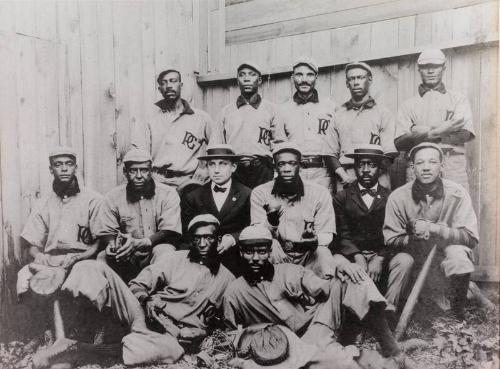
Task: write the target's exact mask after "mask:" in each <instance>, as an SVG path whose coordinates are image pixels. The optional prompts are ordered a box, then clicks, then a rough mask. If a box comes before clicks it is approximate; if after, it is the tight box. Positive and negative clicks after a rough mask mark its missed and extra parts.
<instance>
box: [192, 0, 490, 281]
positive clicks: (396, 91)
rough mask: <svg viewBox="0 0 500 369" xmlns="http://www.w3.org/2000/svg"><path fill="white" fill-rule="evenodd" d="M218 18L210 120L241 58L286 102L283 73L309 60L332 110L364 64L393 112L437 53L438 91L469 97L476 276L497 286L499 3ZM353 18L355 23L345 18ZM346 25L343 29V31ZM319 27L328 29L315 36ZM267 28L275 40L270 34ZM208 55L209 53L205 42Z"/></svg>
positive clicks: (270, 6)
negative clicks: (219, 55)
mask: <svg viewBox="0 0 500 369" xmlns="http://www.w3.org/2000/svg"><path fill="white" fill-rule="evenodd" d="M412 4H413V5H412ZM363 7H364V8H363ZM368 10H370V11H368ZM221 11H225V13H226V17H225V25H226V32H225V33H226V41H225V51H224V53H225V62H224V63H222V64H220V65H219V67H218V68H216V67H212V69H211V70H205V72H206V74H205V75H202V76H200V78H199V79H198V81H199V83H201V84H202V85H203V86H205V87H204V90H203V106H204V108H205V109H206V110H207V111H208V112H209V113H210V114H211V115H212V116H216V115H217V112H218V111H219V110H220V109H221V108H222V106H223V105H225V104H227V103H228V102H229V101H234V100H235V98H236V96H237V95H238V93H239V91H238V88H237V87H236V85H235V80H234V78H235V74H236V67H237V65H238V64H239V63H241V62H242V61H243V60H245V59H252V60H254V61H256V62H257V63H259V64H260V65H261V66H262V67H263V69H264V71H265V73H266V75H264V82H263V86H262V88H261V92H262V94H263V96H264V97H265V98H267V99H269V100H271V101H274V102H276V103H281V102H284V101H285V100H286V99H287V98H289V97H290V96H291V94H292V93H293V85H292V83H291V81H290V79H289V75H290V72H291V63H292V62H293V60H294V59H295V58H296V57H297V56H299V55H309V56H312V57H313V58H315V59H316V61H317V62H318V64H319V65H320V67H322V68H320V74H319V77H318V82H317V89H318V91H319V93H320V96H326V95H330V96H331V97H332V98H333V100H334V101H335V102H336V103H337V104H341V103H343V102H344V101H346V100H347V99H348V96H349V93H348V90H347V88H346V86H345V76H344V72H343V69H344V65H345V63H347V62H349V61H352V60H369V61H370V64H371V65H372V67H373V69H374V83H373V85H372V95H373V96H374V97H375V99H376V100H377V101H379V102H380V103H381V104H384V105H386V106H387V107H388V108H389V109H390V110H391V111H393V112H394V113H395V114H396V113H397V110H398V106H399V105H400V104H401V103H402V102H403V101H404V100H406V99H407V98H409V97H411V96H412V95H413V94H415V93H416V87H417V85H418V83H419V82H420V77H419V74H418V71H417V70H416V65H415V64H416V63H415V62H416V58H417V55H418V54H417V53H418V52H420V51H421V50H422V49H424V48H427V47H431V46H436V47H441V48H444V49H445V53H446V55H447V58H448V65H447V69H446V73H445V76H444V80H445V83H446V85H447V86H448V87H449V88H452V89H456V90H459V91H462V92H463V93H465V94H466V95H467V97H468V98H469V101H470V103H471V106H472V111H473V116H474V126H475V130H476V133H477V138H476V140H475V141H474V142H473V143H471V144H469V145H468V150H467V151H468V152H467V156H468V159H469V168H468V169H469V178H470V182H471V195H472V198H473V201H474V205H475V209H476V212H477V214H478V215H479V219H480V228H481V245H480V247H479V249H478V250H477V255H476V256H477V264H478V270H477V272H476V274H475V278H476V279H478V280H497V281H498V280H499V276H498V272H497V268H498V265H500V251H499V250H500V244H499V241H500V240H499V238H498V236H497V219H498V217H497V214H496V210H497V209H496V208H495V207H494V206H493V205H492V204H495V203H496V199H497V197H496V196H497V195H496V188H497V181H496V179H497V177H498V176H497V174H496V173H497V171H496V167H497V163H498V162H499V160H498V153H497V152H496V151H495V148H496V147H498V144H499V143H497V142H496V133H495V127H496V124H497V122H498V115H497V106H498V105H497V104H496V101H497V96H498V94H497V88H498V83H497V82H498V2H497V1H446V2H444V1H443V2H436V1H419V2H415V1H388V0H359V1H343V0H338V1H326V0H325V1H323V0H311V1H291V2H288V1H285V0H273V1H264V0H250V1H244V2H235V4H234V5H227V6H226V8H225V9H221V8H216V7H213V8H212V9H211V10H209V12H211V17H212V19H216V18H217V17H216V15H215V14H217V16H218V17H219V18H220V12H221ZM328 12H330V13H329V14H330V17H329V18H328V21H327V22H326V21H325V22H320V23H318V19H317V17H323V18H325V17H324V16H323V15H321V14H320V13H328ZM332 13H335V14H333V15H332ZM352 14H357V15H358V16H357V17H350V16H349V17H347V16H348V15H351V16H352ZM407 14H410V15H407ZM339 17H340V18H342V17H347V19H345V18H343V19H339ZM217 19H218V18H217ZM325 19H326V18H325ZM374 20H375V21H374ZM343 22H350V25H349V26H345V27H344V26H343ZM299 23H300V25H301V26H300V27H302V28H300V31H301V32H295V31H294V30H297V29H298V28H297V27H298V26H297V27H295V26H294V27H295V28H294V27H291V26H290V27H289V25H290V24H294V25H298V24H299ZM318 24H319V25H320V26H321V27H323V28H327V29H321V30H316V29H317V28H318V27H319V26H318ZM338 25H341V26H340V27H337V26H338ZM328 27H331V28H328ZM216 29H219V28H217V27H216ZM274 29H279V30H280V33H279V34H275V33H273V32H270V31H269V30H274ZM242 30H245V32H243V31H242ZM310 30H312V31H314V32H311V31H310ZM240 31H241V32H240ZM219 32H220V29H219ZM236 32H237V33H236ZM485 41H488V42H485ZM207 47H208V50H209V52H210V49H211V45H210V43H209V44H208V46H207ZM220 49H221V45H220V44H219V45H218V50H220ZM267 73H269V74H267ZM486 159H487V160H488V164H486V163H485V162H486ZM399 178H401V177H399ZM498 221H500V220H498Z"/></svg>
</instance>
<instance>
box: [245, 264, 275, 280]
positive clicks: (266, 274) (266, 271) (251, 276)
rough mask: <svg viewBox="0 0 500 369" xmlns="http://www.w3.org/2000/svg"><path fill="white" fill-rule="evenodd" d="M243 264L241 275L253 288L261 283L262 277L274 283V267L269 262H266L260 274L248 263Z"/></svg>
mask: <svg viewBox="0 0 500 369" xmlns="http://www.w3.org/2000/svg"><path fill="white" fill-rule="evenodd" d="M242 264H243V265H242V273H241V275H242V276H243V278H245V280H246V281H247V282H248V284H250V285H252V286H253V285H255V284H257V283H258V282H260V281H261V277H263V278H264V279H265V280H267V281H272V279H273V277H274V266H273V264H272V263H271V262H270V261H269V260H266V261H265V262H264V265H263V266H262V268H261V269H260V270H259V271H258V272H255V271H254V270H253V269H252V268H251V267H250V265H249V264H248V263H246V262H243V263H242Z"/></svg>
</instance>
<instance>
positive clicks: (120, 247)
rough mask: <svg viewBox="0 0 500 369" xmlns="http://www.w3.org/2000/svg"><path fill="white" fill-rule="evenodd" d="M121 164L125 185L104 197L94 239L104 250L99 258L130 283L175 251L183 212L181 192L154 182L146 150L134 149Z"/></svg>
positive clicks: (178, 240) (179, 235) (149, 158)
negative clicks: (151, 264) (99, 242)
mask: <svg viewBox="0 0 500 369" xmlns="http://www.w3.org/2000/svg"><path fill="white" fill-rule="evenodd" d="M123 162H124V167H123V174H124V175H125V177H126V178H127V183H125V184H122V185H119V186H118V187H115V188H114V189H112V190H111V191H109V192H108V193H107V194H106V196H105V197H104V200H103V202H102V206H101V209H100V211H99V215H98V223H97V224H98V225H97V228H96V235H97V236H98V237H99V238H100V239H101V243H102V247H103V248H105V250H104V251H102V252H101V253H100V254H99V259H101V260H105V261H106V262H107V263H108V264H109V265H110V266H111V267H112V268H113V269H114V270H115V271H116V272H117V273H118V274H119V275H120V276H121V277H122V278H123V279H124V280H125V281H128V280H130V279H132V278H134V277H135V276H136V275H137V274H138V273H139V272H140V271H141V270H142V269H143V268H144V267H145V266H146V265H148V264H149V263H152V262H154V261H155V260H157V259H158V257H159V256H160V255H163V254H166V253H169V252H171V251H174V250H175V246H176V245H178V244H179V242H180V238H181V214H180V199H179V195H178V194H177V192H176V191H175V190H174V189H173V188H172V187H170V186H167V185H164V184H162V183H159V182H157V181H155V180H154V179H153V177H152V171H151V162H152V159H151V155H149V153H148V152H146V151H144V150H142V149H131V150H130V151H129V152H127V154H126V155H125V157H124V158H123Z"/></svg>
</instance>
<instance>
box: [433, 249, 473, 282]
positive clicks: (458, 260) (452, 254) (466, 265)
mask: <svg viewBox="0 0 500 369" xmlns="http://www.w3.org/2000/svg"><path fill="white" fill-rule="evenodd" d="M444 253H445V258H444V260H443V261H442V262H441V268H442V269H443V272H444V274H445V275H446V276H447V277H449V276H451V275H455V274H468V273H472V272H473V271H474V264H473V262H472V260H473V255H472V250H471V249H470V248H468V247H467V246H463V245H448V246H446V248H445V249H444Z"/></svg>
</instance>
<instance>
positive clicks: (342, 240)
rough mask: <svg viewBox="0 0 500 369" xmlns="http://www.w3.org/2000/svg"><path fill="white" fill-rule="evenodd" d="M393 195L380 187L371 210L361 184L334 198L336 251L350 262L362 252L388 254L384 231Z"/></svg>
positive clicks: (353, 185)
mask: <svg viewBox="0 0 500 369" xmlns="http://www.w3.org/2000/svg"><path fill="white" fill-rule="evenodd" d="M389 194H390V191H389V190H388V189H387V188H385V187H382V186H381V185H380V184H379V185H378V191H377V196H376V197H375V198H374V199H373V203H372V205H371V207H370V209H368V208H367V207H366V205H365V203H364V201H363V199H362V198H361V195H360V192H359V185H358V183H357V182H354V183H353V184H352V185H351V186H349V187H348V188H347V189H345V190H343V191H341V192H339V193H337V194H336V195H335V196H334V197H333V206H334V209H335V218H336V221H337V242H336V246H335V251H336V252H338V253H340V254H342V255H344V256H346V257H348V258H349V259H351V258H352V257H353V256H354V254H356V253H358V252H360V251H374V252H376V253H378V254H379V255H381V256H384V254H386V253H387V252H388V249H387V248H386V247H385V246H384V235H383V234H382V229H383V226H384V217H385V205H386V203H387V198H388V197H389Z"/></svg>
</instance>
